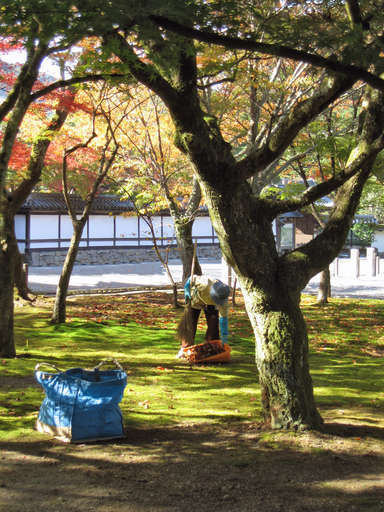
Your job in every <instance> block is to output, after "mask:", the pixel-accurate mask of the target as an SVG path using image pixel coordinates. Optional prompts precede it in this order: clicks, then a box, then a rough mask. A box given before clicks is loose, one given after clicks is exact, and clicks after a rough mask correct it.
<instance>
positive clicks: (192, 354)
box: [184, 340, 231, 364]
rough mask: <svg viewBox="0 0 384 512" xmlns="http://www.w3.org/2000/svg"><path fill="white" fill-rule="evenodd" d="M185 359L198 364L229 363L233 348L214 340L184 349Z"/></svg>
mask: <svg viewBox="0 0 384 512" xmlns="http://www.w3.org/2000/svg"><path fill="white" fill-rule="evenodd" d="M184 358H185V359H186V360H187V361H188V362H190V363H193V364H196V363H227V362H228V361H229V360H230V358H231V347H230V346H229V345H228V344H227V343H224V344H223V342H222V341H221V340H212V341H207V342H206V343H200V344H199V345H189V346H188V347H185V348H184Z"/></svg>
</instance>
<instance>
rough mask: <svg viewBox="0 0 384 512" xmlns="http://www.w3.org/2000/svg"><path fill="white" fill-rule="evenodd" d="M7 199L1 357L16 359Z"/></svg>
mask: <svg viewBox="0 0 384 512" xmlns="http://www.w3.org/2000/svg"><path fill="white" fill-rule="evenodd" d="M7 203H8V200H7V198H6V197H4V195H3V197H2V198H1V199H0V244H1V247H0V290H1V293H0V311H1V315H0V356H1V357H15V355H16V348H15V342H14V337H13V309H14V306H13V288H14V284H15V264H14V258H13V257H12V256H13V249H12V236H13V215H11V214H10V212H9V208H8V204H7Z"/></svg>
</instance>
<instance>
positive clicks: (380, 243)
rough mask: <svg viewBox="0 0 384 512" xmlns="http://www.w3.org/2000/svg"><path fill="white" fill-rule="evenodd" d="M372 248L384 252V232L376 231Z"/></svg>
mask: <svg viewBox="0 0 384 512" xmlns="http://www.w3.org/2000/svg"><path fill="white" fill-rule="evenodd" d="M371 245H372V247H376V249H377V250H378V251H379V252H384V231H376V232H375V234H374V238H373V242H372V244H371Z"/></svg>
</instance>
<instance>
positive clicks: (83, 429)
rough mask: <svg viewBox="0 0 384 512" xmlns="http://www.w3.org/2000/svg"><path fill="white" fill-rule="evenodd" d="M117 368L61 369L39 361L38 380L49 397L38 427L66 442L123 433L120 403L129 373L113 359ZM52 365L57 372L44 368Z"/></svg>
mask: <svg viewBox="0 0 384 512" xmlns="http://www.w3.org/2000/svg"><path fill="white" fill-rule="evenodd" d="M113 362H114V363H115V364H116V366H117V367H118V369H117V370H102V371H101V370H100V367H101V366H102V365H103V364H105V363H106V361H102V362H101V363H100V364H99V365H98V366H96V367H95V368H94V369H93V370H84V369H82V368H71V369H69V370H66V371H61V370H59V369H58V368H56V367H55V366H52V365H50V364H47V363H42V364H38V365H36V368H35V376H36V380H37V381H38V382H39V384H40V385H41V386H42V387H43V389H44V391H45V394H46V397H45V398H44V400H43V403H42V404H41V407H40V411H39V416H38V419H37V422H36V428H37V430H39V431H40V432H46V433H49V434H52V435H53V436H55V437H57V438H59V439H61V440H63V441H67V442H69V441H70V442H85V441H96V440H103V439H114V438H119V437H123V436H124V429H123V418H122V414H121V411H120V408H119V403H120V402H121V400H122V398H123V393H124V389H125V386H126V384H127V374H126V373H125V372H124V371H123V369H122V367H121V366H120V364H119V363H118V362H117V361H115V360H113ZM42 365H45V366H50V367H51V368H53V369H54V372H46V371H41V370H40V369H39V368H40V366H42Z"/></svg>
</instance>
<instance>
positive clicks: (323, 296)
mask: <svg viewBox="0 0 384 512" xmlns="http://www.w3.org/2000/svg"><path fill="white" fill-rule="evenodd" d="M329 297H331V272H330V270H329V267H327V268H325V269H324V270H322V271H321V272H320V283H319V291H318V292H317V304H319V305H320V306H324V305H326V304H328V298H329Z"/></svg>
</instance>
